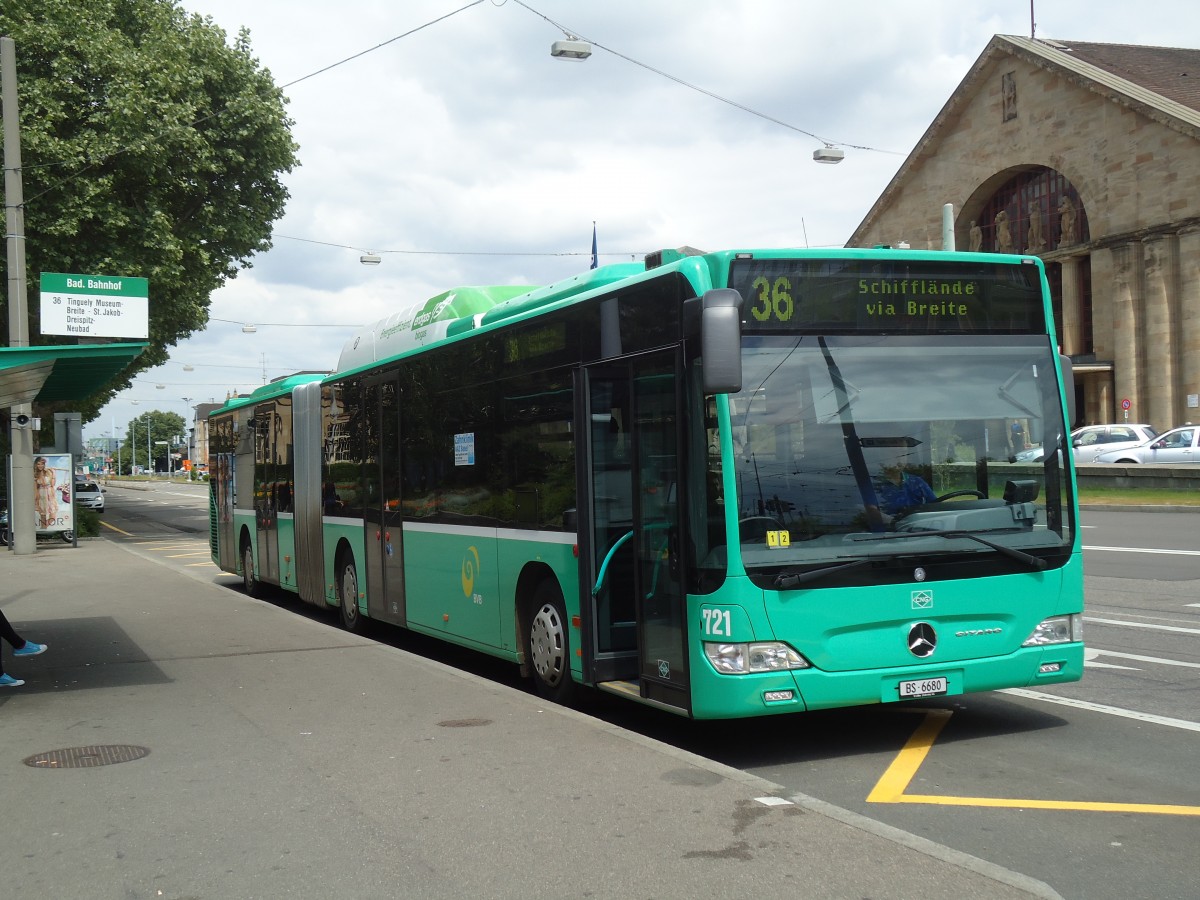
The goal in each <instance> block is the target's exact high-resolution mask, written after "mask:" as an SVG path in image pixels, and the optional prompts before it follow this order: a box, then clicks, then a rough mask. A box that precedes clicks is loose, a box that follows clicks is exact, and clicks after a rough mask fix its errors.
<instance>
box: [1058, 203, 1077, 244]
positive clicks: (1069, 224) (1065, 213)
mask: <svg viewBox="0 0 1200 900" xmlns="http://www.w3.org/2000/svg"><path fill="white" fill-rule="evenodd" d="M1058 211H1059V213H1060V214H1061V215H1060V217H1059V225H1060V226H1061V228H1062V230H1061V231H1060V232H1059V236H1058V246H1060V247H1070V246H1071V245H1072V244H1073V243H1075V204H1074V203H1072V202H1071V198H1070V197H1063V198H1062V200H1061V201H1059V204H1058Z"/></svg>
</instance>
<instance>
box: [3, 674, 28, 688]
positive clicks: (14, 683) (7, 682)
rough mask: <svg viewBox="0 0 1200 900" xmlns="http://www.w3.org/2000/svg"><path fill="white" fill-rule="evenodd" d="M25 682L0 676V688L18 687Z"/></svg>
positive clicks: (7, 676) (6, 675) (9, 676)
mask: <svg viewBox="0 0 1200 900" xmlns="http://www.w3.org/2000/svg"><path fill="white" fill-rule="evenodd" d="M24 683H25V682H23V681H22V680H21V679H20V678H13V677H12V676H11V675H8V674H5V675H0V687H20V686H21V685H23V684H24Z"/></svg>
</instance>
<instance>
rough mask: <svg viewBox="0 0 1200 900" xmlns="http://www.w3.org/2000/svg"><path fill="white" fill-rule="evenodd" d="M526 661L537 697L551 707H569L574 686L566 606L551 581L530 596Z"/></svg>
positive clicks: (559, 592)
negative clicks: (558, 704)
mask: <svg viewBox="0 0 1200 900" xmlns="http://www.w3.org/2000/svg"><path fill="white" fill-rule="evenodd" d="M525 658H526V659H528V660H529V665H530V668H531V669H532V670H533V686H534V689H535V690H536V691H537V693H538V695H539V696H541V697H544V698H545V699H547V700H550V701H551V702H553V703H562V704H566V703H569V702H570V700H571V698H572V697H573V696H574V692H575V683H574V682H573V681H572V680H571V656H570V642H569V641H568V640H567V613H566V605H565V604H564V603H563V597H562V591H560V590H559V589H558V585H556V584H555V583H554V582H552V581H543V582H542V583H541V584H540V585H538V588H537V590H536V591H535V592H534V594H533V602H532V603H531V604H530V616H529V624H528V628H527V631H526V638H525Z"/></svg>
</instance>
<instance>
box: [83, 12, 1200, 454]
mask: <svg viewBox="0 0 1200 900" xmlns="http://www.w3.org/2000/svg"><path fill="white" fill-rule="evenodd" d="M181 5H182V6H183V7H184V8H185V9H187V10H189V11H191V12H195V13H198V14H200V15H203V16H210V17H211V18H212V19H213V21H214V22H215V23H216V24H217V25H219V26H220V27H221V28H223V29H224V30H225V31H226V32H227V33H228V36H229V38H230V40H232V39H233V37H234V36H236V34H237V32H238V30H239V29H240V28H243V27H244V28H247V29H249V31H250V38H251V44H252V47H253V50H254V54H255V55H256V56H257V58H258V59H259V60H260V62H261V63H262V65H263V66H264V67H266V68H267V69H269V70H270V72H271V73H272V75H273V77H274V79H275V81H276V83H277V84H280V85H286V86H287V87H286V88H285V93H286V94H287V96H288V97H289V99H290V106H289V112H290V115H291V116H292V118H293V119H294V120H295V126H294V134H295V138H296V140H297V141H298V143H299V145H300V151H299V156H300V160H301V166H300V167H299V168H297V169H296V170H295V171H294V172H292V173H291V174H290V175H288V176H287V177H286V183H287V185H288V188H289V190H290V192H291V201H290V203H289V205H288V210H287V214H286V215H285V217H284V218H283V219H282V220H280V221H279V222H277V223H276V226H275V236H274V247H273V249H272V250H271V251H269V252H268V253H266V254H263V255H262V256H260V257H257V258H255V260H254V265H253V268H251V269H249V270H246V271H244V272H242V273H241V274H240V275H239V277H238V278H237V279H235V280H234V281H232V282H230V283H229V284H228V285H227V286H226V287H224V288H222V289H221V290H220V291H218V292H217V293H216V294H214V295H213V298H212V308H211V316H212V322H211V323H210V325H209V327H208V328H207V330H205V331H203V332H199V333H197V334H195V335H193V336H192V337H191V338H190V339H188V340H187V341H185V342H183V343H181V344H180V345H178V346H177V347H175V348H174V349H173V351H172V359H171V361H170V362H169V363H167V364H166V365H164V366H161V367H159V368H158V369H155V370H153V371H151V372H149V373H146V374H143V375H142V376H140V377H139V378H138V379H137V382H136V383H135V384H134V386H133V387H132V388H130V389H129V390H127V391H125V392H123V393H122V394H121V395H120V396H119V397H117V398H116V399H114V400H113V402H111V403H110V404H109V405H108V407H106V408H105V410H104V412H103V413H102V414H101V416H100V417H99V418H98V419H97V420H96V421H94V422H92V423H91V424H89V425H88V426H86V427H85V436H87V437H101V436H104V435H105V434H111V433H113V431H114V430H115V431H116V432H117V433H119V434H124V433H125V431H126V429H127V427H128V422H129V420H130V419H132V418H134V417H135V416H137V415H139V414H141V413H144V412H147V411H149V410H155V409H161V410H169V411H172V412H176V413H179V414H180V415H183V416H185V417H186V418H188V419H189V421H190V419H191V411H190V410H189V409H188V405H189V403H190V404H191V405H194V404H196V403H200V402H207V401H210V400H211V401H217V402H220V401H223V400H224V399H225V397H226V396H227V395H228V394H229V393H230V392H238V391H249V390H252V389H253V388H255V387H257V386H259V385H261V384H263V383H264V379H272V378H276V377H279V376H282V375H286V374H290V373H292V372H295V371H300V370H328V369H332V368H334V367H335V366H336V364H337V358H338V354H339V352H340V350H341V347H342V345H343V344H344V343H345V341H346V340H347V338H348V337H349V336H350V335H352V334H353V333H354V332H355V331H356V330H357V329H358V328H360V327H361V326H362V325H364V324H366V323H369V322H373V321H375V320H377V319H380V318H382V317H384V316H386V315H388V314H389V313H391V312H393V311H395V310H397V309H401V308H403V307H405V306H408V305H410V304H413V303H417V302H421V301H423V300H425V299H426V298H428V297H430V296H432V295H434V294H437V293H440V292H441V291H443V290H446V289H448V288H451V287H455V286H459V285H482V284H531V285H532V284H547V283H550V282H553V281H556V280H558V279H561V278H565V277H568V276H570V275H573V274H576V273H578V272H579V271H582V270H584V269H586V268H587V267H588V264H589V262H590V251H591V239H592V227H593V222H595V227H596V231H597V235H598V244H599V251H600V261H601V263H608V262H618V261H629V260H631V259H638V260H640V259H641V257H642V255H643V254H645V253H646V252H647V251H651V250H655V249H660V248H664V247H677V246H681V245H685V244H686V245H690V246H693V247H698V248H701V249H704V250H719V249H725V248H728V247H733V246H812V247H840V246H842V245H844V243H845V242H846V241H847V239H848V238H849V236H850V234H851V232H852V231H853V230H854V228H855V227H856V226H857V225H858V223H859V222H860V221H861V220H862V218H863V216H864V215H865V214H866V212H867V210H868V209H869V208H870V206H871V204H872V203H873V202H874V201H875V199H876V198H877V197H878V196H879V194H880V193H881V192H882V190H883V189H884V187H885V186H886V185H887V183H888V181H889V180H890V179H891V177H892V176H893V174H894V173H895V172H896V170H897V168H898V167H899V166H900V164H901V163H902V162H903V160H904V158H905V156H906V155H907V153H908V152H909V151H910V150H911V149H912V147H913V145H914V144H915V142H916V141H917V140H918V139H919V138H920V136H921V134H922V133H923V132H924V130H925V129H926V128H927V127H928V125H929V123H930V121H931V120H932V119H933V118H934V116H935V115H936V114H937V112H938V110H939V109H940V108H941V107H942V106H943V104H945V102H946V100H947V99H948V98H949V97H950V95H951V94H952V93H953V92H954V89H955V88H956V87H957V85H958V84H959V82H960V81H961V80H962V78H963V77H964V76H965V74H966V72H967V70H968V69H969V68H970V66H971V65H972V63H973V62H974V61H975V60H976V59H977V58H978V56H979V54H980V53H981V52H982V51H983V48H984V46H985V45H986V44H987V42H988V40H989V39H990V38H991V37H992V36H993V35H995V34H1015V35H1022V36H1026V37H1028V36H1029V34H1030V30H1031V23H1030V20H1031V15H1030V13H1031V8H1030V3H1029V2H1027V0H972V2H966V3H964V2H962V0H909V2H907V3H902V4H895V3H884V2H877V0H840V2H837V3H830V4H819V3H813V2H803V0H752V2H732V0H720V2H718V0H591V2H587V0H522V2H518V0H482V2H479V3H472V2H471V0H405V2H403V3H397V2H394V0H339V2H337V3H329V2H325V0H322V2H317V0H253V2H246V0H181ZM1147 10H1152V13H1150V14H1148V15H1147V14H1145V11H1147ZM1034 12H1035V16H1034V18H1035V19H1036V35H1037V37H1040V38H1055V39H1068V40H1087V41H1099V42H1108V43H1131V44H1155V45H1163V46H1187V45H1188V43H1187V42H1188V41H1191V42H1192V45H1193V46H1194V45H1195V40H1196V37H1195V36H1196V35H1197V34H1200V4H1196V3H1195V2H1194V0H1158V2H1156V3H1154V4H1153V5H1152V6H1142V7H1139V6H1138V5H1136V4H1129V3H1127V2H1124V0H1120V2H1118V0H1036V4H1035V8H1034ZM560 26H561V28H560ZM564 30H567V31H570V32H572V33H573V34H575V35H578V36H581V37H583V38H587V39H588V40H590V41H592V42H593V55H592V56H591V58H590V59H587V60H585V61H564V60H559V59H554V58H552V57H551V56H550V45H551V44H552V43H553V42H554V41H556V40H561V39H563V38H564V33H563V31H564ZM356 54H361V55H359V56H357V57H356V58H353V59H348V58H350V57H355V55H356ZM343 60H348V61H345V62H342V61H343ZM326 67H330V68H326ZM323 69H324V70H325V71H321V70H323ZM714 95H715V96H714ZM824 143H831V144H835V145H837V146H840V147H843V148H844V149H845V154H846V156H845V160H844V161H843V162H842V163H841V164H840V165H837V166H828V165H819V164H817V163H814V162H813V159H812V154H813V151H814V150H815V149H817V148H819V147H821V146H823V144H824ZM372 251H373V252H374V253H376V254H378V255H379V256H380V257H381V259H382V262H381V264H380V265H377V266H364V265H362V264H360V262H359V257H360V256H361V255H363V254H364V253H367V252H372ZM131 274H133V273H131ZM151 294H152V295H153V285H151ZM151 302H153V297H152V298H151ZM244 324H254V325H255V326H256V330H255V331H254V332H253V333H245V332H244V331H243V325H244ZM185 398H186V399H185Z"/></svg>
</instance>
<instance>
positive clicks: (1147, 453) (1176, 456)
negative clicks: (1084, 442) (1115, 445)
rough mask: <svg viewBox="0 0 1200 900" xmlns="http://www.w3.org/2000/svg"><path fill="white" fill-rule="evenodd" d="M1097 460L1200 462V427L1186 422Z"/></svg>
mask: <svg viewBox="0 0 1200 900" xmlns="http://www.w3.org/2000/svg"><path fill="white" fill-rule="evenodd" d="M1095 461H1096V462H1098V463H1119V464H1123V465H1132V464H1135V463H1146V464H1150V463H1162V464H1166V465H1173V466H1178V465H1184V464H1186V463H1200V426H1197V425H1184V426H1181V427H1180V428H1172V429H1171V430H1170V431H1164V432H1163V433H1162V434H1159V435H1156V436H1155V437H1153V438H1151V439H1150V440H1148V441H1143V442H1142V443H1140V444H1138V445H1137V446H1136V447H1126V448H1125V449H1124V450H1109V451H1108V452H1107V453H1101V454H1100V455H1099V456H1097V457H1096V460H1095Z"/></svg>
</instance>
